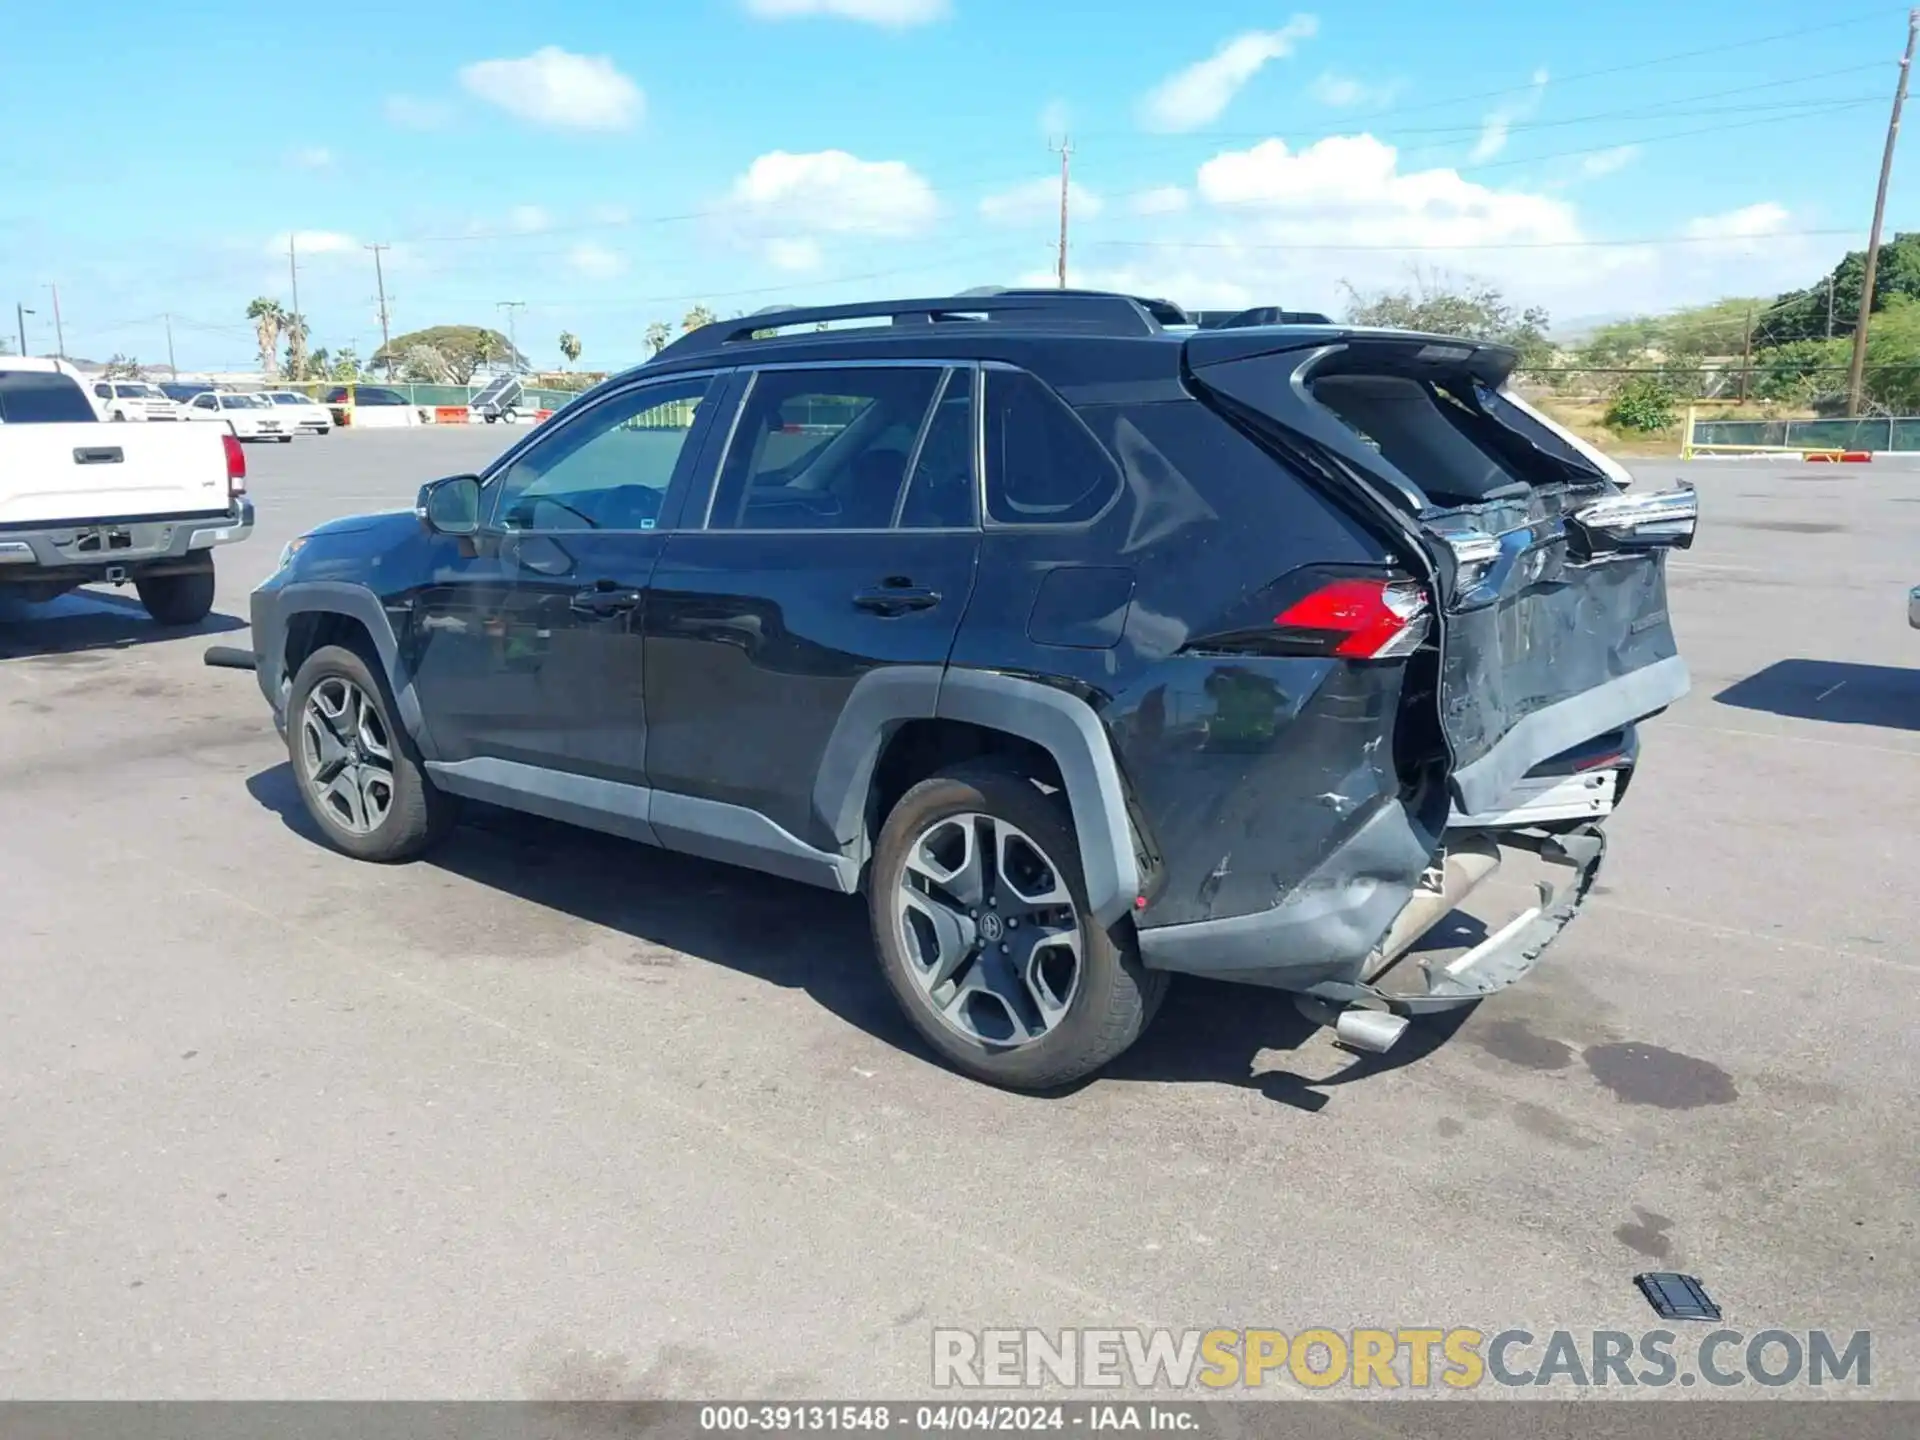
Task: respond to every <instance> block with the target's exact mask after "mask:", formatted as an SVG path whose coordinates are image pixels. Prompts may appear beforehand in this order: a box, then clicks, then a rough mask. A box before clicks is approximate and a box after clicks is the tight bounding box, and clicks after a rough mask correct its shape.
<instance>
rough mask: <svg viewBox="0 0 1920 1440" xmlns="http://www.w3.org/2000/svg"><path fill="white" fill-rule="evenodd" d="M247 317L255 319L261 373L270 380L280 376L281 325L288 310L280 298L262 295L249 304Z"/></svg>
mask: <svg viewBox="0 0 1920 1440" xmlns="http://www.w3.org/2000/svg"><path fill="white" fill-rule="evenodd" d="M247 318H248V319H249V320H251V321H253V333H254V336H255V337H256V338H257V339H258V340H259V342H260V373H261V374H262V375H264V376H266V377H267V379H269V380H274V379H277V378H279V375H280V327H281V326H282V325H283V324H284V323H285V322H286V318H287V312H286V311H285V310H284V309H282V308H281V306H280V302H279V301H278V300H272V299H269V298H268V297H267V296H265V295H260V296H256V297H255V298H254V300H253V302H252V303H251V304H249V305H248V306H247Z"/></svg>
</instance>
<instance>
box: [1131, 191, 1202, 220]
mask: <svg viewBox="0 0 1920 1440" xmlns="http://www.w3.org/2000/svg"><path fill="white" fill-rule="evenodd" d="M1192 203H1193V201H1192V197H1191V196H1189V195H1188V194H1187V191H1186V189H1185V187H1184V186H1180V185H1156V186H1155V187H1154V188H1153V189H1151V190H1139V191H1136V192H1134V193H1133V194H1132V195H1130V196H1128V197H1127V209H1129V210H1131V211H1132V212H1133V213H1134V214H1136V215H1177V214H1179V213H1180V211H1182V210H1184V209H1186V208H1187V206H1188V205H1190V204H1192Z"/></svg>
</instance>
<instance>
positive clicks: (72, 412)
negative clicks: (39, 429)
mask: <svg viewBox="0 0 1920 1440" xmlns="http://www.w3.org/2000/svg"><path fill="white" fill-rule="evenodd" d="M99 418H100V417H99V416H98V415H96V414H94V410H93V402H92V401H91V400H89V399H88V398H87V392H86V391H84V390H82V389H81V388H80V387H79V386H78V385H76V384H74V382H73V381H71V380H69V379H68V378H67V377H66V376H65V375H62V374H60V373H58V372H57V371H52V370H0V422H4V423H6V424H8V425H62V424H76V423H79V422H81V421H88V420H97V419H99Z"/></svg>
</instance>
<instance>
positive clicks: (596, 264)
mask: <svg viewBox="0 0 1920 1440" xmlns="http://www.w3.org/2000/svg"><path fill="white" fill-rule="evenodd" d="M567 264H569V265H571V266H572V267H573V268H574V269H575V270H577V271H578V272H579V273H580V274H582V275H585V276H586V277H587V278H588V279H590V280H609V279H612V278H613V277H614V276H615V275H618V274H619V273H620V272H621V271H622V270H625V269H626V268H627V262H626V260H625V259H623V258H622V257H621V256H620V255H618V254H616V253H615V252H614V251H612V250H609V249H607V247H606V246H604V245H596V244H594V243H593V242H592V241H591V240H583V241H581V242H580V243H579V244H578V245H576V246H574V247H573V248H572V249H571V250H569V251H568V252H567Z"/></svg>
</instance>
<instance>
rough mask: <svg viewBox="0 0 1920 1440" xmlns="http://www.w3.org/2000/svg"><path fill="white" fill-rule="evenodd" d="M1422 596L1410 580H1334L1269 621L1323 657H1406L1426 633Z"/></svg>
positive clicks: (1425, 597)
mask: <svg viewBox="0 0 1920 1440" xmlns="http://www.w3.org/2000/svg"><path fill="white" fill-rule="evenodd" d="M1427 620H1428V616H1427V595H1426V591H1424V590H1422V589H1421V588H1420V587H1419V586H1418V585H1417V584H1415V583H1414V582H1413V581H1411V580H1372V579H1361V578H1348V579H1344V580H1333V581H1330V582H1328V583H1327V584H1325V585H1322V586H1321V587H1320V588H1319V589H1318V590H1315V591H1313V592H1312V593H1310V594H1308V595H1306V596H1304V597H1303V598H1301V599H1299V600H1296V601H1294V603H1293V604H1291V605H1289V606H1288V607H1287V608H1286V609H1285V610H1283V611H1281V612H1280V614H1278V615H1276V616H1274V617H1273V623H1274V624H1275V625H1276V626H1278V627H1279V628H1281V629H1282V630H1287V631H1290V632H1292V633H1293V634H1294V635H1296V636H1298V637H1299V638H1300V639H1301V640H1303V641H1308V642H1317V643H1315V645H1314V648H1315V649H1316V650H1318V652H1319V653H1320V654H1323V655H1340V656H1344V657H1346V658H1347V659H1350V660H1387V659H1392V658H1394V657H1395V656H1400V655H1411V654H1412V653H1413V652H1414V651H1415V650H1417V649H1419V648H1420V642H1421V641H1422V640H1424V639H1425V638H1426V635H1427Z"/></svg>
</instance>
